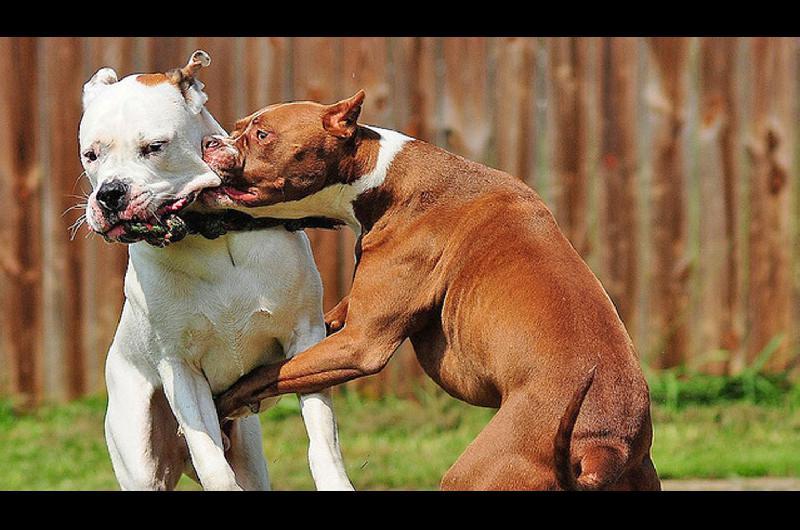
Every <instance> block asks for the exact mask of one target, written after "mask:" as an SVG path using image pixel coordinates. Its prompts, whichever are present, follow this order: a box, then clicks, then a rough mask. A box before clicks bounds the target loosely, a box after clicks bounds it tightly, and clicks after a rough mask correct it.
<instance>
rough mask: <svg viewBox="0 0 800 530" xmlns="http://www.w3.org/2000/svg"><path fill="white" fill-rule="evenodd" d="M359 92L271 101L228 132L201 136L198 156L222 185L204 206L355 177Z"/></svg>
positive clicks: (277, 197) (277, 195)
mask: <svg viewBox="0 0 800 530" xmlns="http://www.w3.org/2000/svg"><path fill="white" fill-rule="evenodd" d="M363 101H364V91H363V90H359V91H358V92H357V93H356V94H355V95H354V96H352V97H350V98H348V99H345V100H342V101H340V102H338V103H334V104H333V105H322V104H319V103H314V102H309V101H302V102H294V103H284V104H279V105H272V106H269V107H266V108H264V109H262V110H259V111H257V112H255V113H253V114H251V115H250V116H248V117H246V118H244V119H241V120H239V121H238V122H237V123H236V127H235V129H234V130H233V132H231V134H230V136H228V137H225V136H219V135H214V136H207V137H205V138H204V139H203V160H204V161H205V162H206V163H207V164H208V165H209V166H210V167H211V168H212V169H213V170H214V171H215V172H217V174H219V175H220V177H222V180H223V185H222V186H221V187H219V188H216V189H213V190H208V191H206V192H205V193H204V196H203V202H204V203H205V204H207V205H209V206H230V205H231V203H233V204H239V205H243V206H250V207H252V206H266V205H269V204H275V203H278V202H284V201H293V200H298V199H301V198H303V197H306V196H308V195H311V194H314V193H316V192H318V191H319V190H320V189H322V188H323V187H325V186H328V185H330V184H333V183H337V182H347V181H348V180H347V179H348V178H355V177H357V176H358V169H359V168H357V167H353V166H354V165H356V164H357V162H356V157H355V156H354V153H355V148H356V136H357V134H356V133H357V130H358V127H357V124H356V120H357V119H358V115H359V113H360V112H361V104H362V103H363Z"/></svg>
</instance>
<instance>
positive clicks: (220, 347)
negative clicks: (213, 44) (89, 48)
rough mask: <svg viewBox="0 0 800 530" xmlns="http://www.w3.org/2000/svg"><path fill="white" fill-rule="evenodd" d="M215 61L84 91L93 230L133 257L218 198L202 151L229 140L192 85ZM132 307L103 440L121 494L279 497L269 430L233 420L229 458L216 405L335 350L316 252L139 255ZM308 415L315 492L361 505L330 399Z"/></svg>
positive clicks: (122, 328)
mask: <svg viewBox="0 0 800 530" xmlns="http://www.w3.org/2000/svg"><path fill="white" fill-rule="evenodd" d="M209 61H210V59H209V57H208V55H207V54H206V53H205V52H202V51H198V52H195V53H194V54H193V55H192V58H191V59H190V61H189V64H188V65H187V66H185V67H184V68H181V69H175V70H172V71H170V72H167V73H166V74H161V73H159V74H140V75H130V76H128V77H125V78H124V79H122V80H121V81H118V80H117V75H116V73H115V72H114V71H113V70H112V69H110V68H102V69H100V70H98V71H97V73H95V75H94V76H93V77H92V78H91V80H90V81H89V82H87V83H86V85H84V88H83V107H84V114H83V118H82V120H81V125H80V133H79V136H80V149H81V151H80V152H81V159H82V161H83V166H84V169H85V170H86V173H87V175H88V177H89V179H90V181H91V184H92V188H93V191H92V193H91V195H90V196H89V200H88V203H87V207H86V210H87V211H86V219H87V222H88V223H89V226H90V227H91V228H92V230H94V231H95V232H98V233H101V234H103V235H104V236H105V237H106V238H107V239H112V240H117V241H123V242H133V241H136V240H137V239H141V238H139V237H137V236H136V235H135V234H132V233H131V227H132V226H133V225H132V223H141V222H157V221H156V219H160V217H159V216H160V215H161V214H165V213H174V212H177V211H179V210H181V209H183V208H185V207H191V202H192V200H193V198H194V196H195V195H196V194H197V193H198V192H199V191H200V190H202V189H203V188H207V187H211V186H216V185H219V184H220V180H219V178H218V177H217V175H215V174H214V172H213V171H211V169H210V168H209V167H208V166H206V164H205V163H204V162H203V160H202V158H201V151H200V147H201V139H202V138H203V137H204V136H205V135H208V134H215V133H223V134H224V131H223V130H222V128H221V127H220V125H219V124H218V123H217V122H216V121H215V120H214V118H213V117H212V116H211V115H210V114H209V113H208V111H206V110H205V108H204V104H205V102H206V99H207V97H206V95H205V94H204V93H203V91H202V88H203V86H202V84H201V83H200V82H199V81H197V80H196V79H195V74H196V72H197V71H198V70H199V69H200V68H201V67H202V66H206V65H207V64H208V63H209ZM140 226H141V224H140ZM96 281H103V279H102V278H97V279H96ZM125 297H126V300H125V305H124V307H123V309H122V317H121V319H120V323H119V327H118V328H117V331H116V335H115V336H114V341H113V343H112V345H111V348H110V350H109V352H108V359H107V363H106V382H107V385H108V412H107V415H106V422H105V429H106V440H107V443H108V449H109V453H110V454H111V461H112V463H113V466H114V472H115V474H116V476H117V479H118V481H119V484H120V486H121V487H122V488H123V489H173V488H174V487H175V485H176V483H177V481H178V479H179V478H180V476H181V473H182V472H186V473H187V474H188V475H190V476H192V477H193V478H195V479H196V480H198V481H199V482H200V484H201V485H202V486H203V487H204V488H205V489H242V488H243V489H261V490H263V489H269V478H268V474H267V466H266V462H265V459H264V455H263V449H262V444H261V431H260V426H259V421H258V417H257V416H248V417H243V418H239V419H237V420H234V422H233V424H232V428H231V430H230V433H229V440H230V449H229V450H228V451H227V452H226V451H225V448H224V447H223V439H224V435H223V434H222V432H221V430H220V422H219V419H218V417H217V413H216V410H215V408H214V401H213V396H214V395H215V394H218V393H220V392H221V391H223V390H225V389H226V388H227V387H229V386H230V385H231V384H232V383H233V382H234V381H236V380H237V379H238V378H239V377H240V376H242V375H244V374H246V373H247V372H249V371H250V370H252V369H253V368H255V367H257V366H259V365H262V364H266V363H273V362H276V361H279V360H281V359H283V358H284V357H291V356H293V355H295V354H296V353H299V352H302V351H303V350H305V349H307V348H308V347H310V346H311V345H313V344H315V343H316V342H318V341H319V340H321V339H322V338H324V337H325V325H324V322H323V315H322V307H321V299H322V284H321V281H320V277H319V273H318V271H317V269H316V267H315V265H314V260H313V257H312V254H311V248H310V245H309V242H308V238H307V237H306V236H305V234H304V233H303V232H289V231H287V230H286V229H284V228H283V227H277V228H271V229H267V230H263V231H258V232H240V233H234V234H229V235H224V236H222V237H219V238H217V239H214V240H209V239H204V238H202V237H198V236H191V237H187V238H186V239H184V240H183V241H181V242H180V243H175V244H172V245H170V246H167V247H165V248H157V247H155V246H151V245H149V244H148V243H146V242H143V241H140V242H135V243H133V244H131V245H130V257H129V261H128V270H127V273H126V275H125ZM273 403H274V400H273V401H271V402H270V403H264V404H263V405H262V410H263V408H264V407H266V406H267V405H270V404H273ZM300 403H301V411H302V416H303V420H304V422H305V425H306V429H307V431H308V436H309V441H310V443H309V453H308V459H309V464H310V467H311V473H312V475H313V477H314V482H315V483H316V486H317V488H318V489H352V486H351V484H350V481H349V480H348V478H347V475H346V473H345V469H344V465H343V463H342V457H341V452H340V449H339V444H338V439H337V431H336V420H335V417H334V413H333V408H332V404H331V400H330V396H329V394H327V393H318V394H309V395H306V396H300Z"/></svg>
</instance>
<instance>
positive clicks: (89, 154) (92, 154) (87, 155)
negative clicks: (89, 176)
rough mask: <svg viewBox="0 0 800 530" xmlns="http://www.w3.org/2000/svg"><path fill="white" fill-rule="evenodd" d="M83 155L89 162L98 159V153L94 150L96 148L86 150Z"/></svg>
mask: <svg viewBox="0 0 800 530" xmlns="http://www.w3.org/2000/svg"><path fill="white" fill-rule="evenodd" d="M83 157H84V158H85V159H86V160H88V161H89V162H94V161H95V160H97V153H95V152H94V149H89V150H87V151H84V153H83Z"/></svg>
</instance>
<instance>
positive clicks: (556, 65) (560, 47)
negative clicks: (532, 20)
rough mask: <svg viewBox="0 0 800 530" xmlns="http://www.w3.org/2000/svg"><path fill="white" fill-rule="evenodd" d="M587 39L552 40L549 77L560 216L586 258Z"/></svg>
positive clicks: (566, 232)
mask: <svg viewBox="0 0 800 530" xmlns="http://www.w3.org/2000/svg"><path fill="white" fill-rule="evenodd" d="M588 42H589V41H588V39H587V38H581V37H554V38H551V39H549V42H548V47H549V53H550V72H549V73H550V82H551V83H552V85H553V86H552V90H551V94H552V95H553V98H552V106H553V116H554V122H553V125H554V130H553V131H552V135H551V137H550V138H551V141H552V149H553V158H552V167H553V173H554V179H555V184H556V190H557V191H556V203H557V207H556V209H555V210H556V219H557V220H558V224H559V226H560V227H561V230H562V231H563V232H564V234H565V235H566V236H567V238H568V239H569V240H570V242H571V243H572V245H573V246H574V247H575V249H576V250H577V251H578V253H579V254H581V255H582V256H583V257H584V258H585V257H586V256H587V254H588V252H589V246H588V226H587V210H588V176H587V171H586V161H587V158H588V157H587V152H588V137H587V120H588V116H587V103H586V99H587V94H586V69H587V64H586V63H587V60H588V58H587V51H588Z"/></svg>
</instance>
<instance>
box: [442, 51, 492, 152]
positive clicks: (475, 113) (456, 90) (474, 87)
mask: <svg viewBox="0 0 800 530" xmlns="http://www.w3.org/2000/svg"><path fill="white" fill-rule="evenodd" d="M442 48H443V58H442V59H443V61H444V64H443V66H444V71H445V76H444V101H443V104H444V108H443V109H442V112H443V119H444V127H445V135H446V141H447V145H446V146H442V147H446V148H447V149H450V150H451V151H453V152H455V153H457V154H460V155H462V156H465V157H467V158H469V159H471V160H475V161H477V162H486V161H487V160H486V157H487V155H488V153H489V142H490V140H491V132H492V128H491V123H490V120H489V116H490V113H489V101H490V100H489V97H488V91H489V86H490V85H489V80H488V73H489V60H488V47H487V39H486V38H482V37H480V38H479V37H470V38H456V37H453V38H448V39H445V40H444V44H443V47H442Z"/></svg>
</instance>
